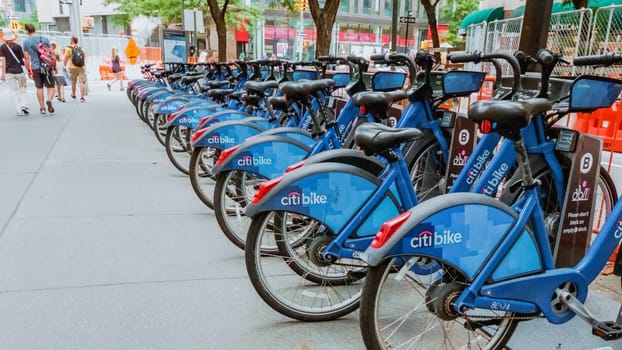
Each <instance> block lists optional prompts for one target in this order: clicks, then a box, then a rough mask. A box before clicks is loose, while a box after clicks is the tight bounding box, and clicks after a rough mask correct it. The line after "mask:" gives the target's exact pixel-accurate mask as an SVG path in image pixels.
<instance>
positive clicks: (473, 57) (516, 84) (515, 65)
mask: <svg viewBox="0 0 622 350" xmlns="http://www.w3.org/2000/svg"><path fill="white" fill-rule="evenodd" d="M447 59H448V60H450V61H451V62H454V63H467V62H473V63H481V62H482V61H485V62H492V60H493V59H502V60H505V61H506V62H508V63H509V64H510V66H511V67H512V76H513V82H512V94H515V93H517V92H518V91H521V90H522V89H523V86H522V83H521V79H520V73H521V70H520V64H519V62H518V60H517V59H516V57H514V55H510V54H505V53H489V54H486V55H485V54H482V53H481V52H477V51H476V52H473V53H465V54H449V55H447ZM495 69H496V68H495ZM498 74H501V72H498Z"/></svg>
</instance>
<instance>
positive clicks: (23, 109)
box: [22, 107, 30, 115]
mask: <svg viewBox="0 0 622 350" xmlns="http://www.w3.org/2000/svg"><path fill="white" fill-rule="evenodd" d="M22 113H24V115H29V114H30V111H29V110H28V107H22Z"/></svg>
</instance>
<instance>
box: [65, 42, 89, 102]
mask: <svg viewBox="0 0 622 350" xmlns="http://www.w3.org/2000/svg"><path fill="white" fill-rule="evenodd" d="M85 62H86V53H85V52H84V49H82V48H81V47H80V46H78V38H76V37H75V36H74V37H72V38H71V44H70V45H69V46H68V47H67V49H66V50H65V59H64V61H63V65H64V71H67V63H69V79H71V98H73V99H74V100H75V99H76V97H77V96H76V85H77V84H78V83H80V102H84V96H86V71H85V70H84V64H85Z"/></svg>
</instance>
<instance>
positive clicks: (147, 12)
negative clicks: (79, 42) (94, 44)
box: [104, 0, 261, 61]
mask: <svg viewBox="0 0 622 350" xmlns="http://www.w3.org/2000/svg"><path fill="white" fill-rule="evenodd" d="M181 1H183V2H184V8H185V9H199V10H202V11H203V14H204V16H205V17H206V18H205V20H204V22H205V23H206V25H208V24H210V23H213V24H214V26H215V27H216V33H217V36H218V58H219V60H221V61H225V60H226V59H227V29H228V26H229V25H236V26H237V25H239V24H240V23H242V22H243V20H244V18H246V19H248V21H249V24H251V25H253V24H254V23H255V22H256V21H257V19H258V18H259V17H260V16H261V13H260V12H259V11H258V10H257V9H256V8H251V7H248V6H246V5H245V4H244V3H245V2H244V0H180V1H171V0H104V4H105V5H113V6H114V5H117V6H116V9H117V12H119V15H117V16H114V18H113V21H115V22H116V23H119V24H123V25H128V24H129V23H131V21H132V18H134V17H138V16H140V15H143V16H147V17H154V18H158V19H160V20H161V21H162V25H163V26H164V27H167V26H168V25H170V24H173V23H181V22H182V6H181Z"/></svg>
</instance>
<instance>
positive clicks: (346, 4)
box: [339, 0, 350, 13]
mask: <svg viewBox="0 0 622 350" xmlns="http://www.w3.org/2000/svg"><path fill="white" fill-rule="evenodd" d="M349 11H350V1H348V0H341V1H340V2H339V12H341V13H348V12H349Z"/></svg>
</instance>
